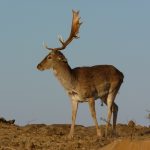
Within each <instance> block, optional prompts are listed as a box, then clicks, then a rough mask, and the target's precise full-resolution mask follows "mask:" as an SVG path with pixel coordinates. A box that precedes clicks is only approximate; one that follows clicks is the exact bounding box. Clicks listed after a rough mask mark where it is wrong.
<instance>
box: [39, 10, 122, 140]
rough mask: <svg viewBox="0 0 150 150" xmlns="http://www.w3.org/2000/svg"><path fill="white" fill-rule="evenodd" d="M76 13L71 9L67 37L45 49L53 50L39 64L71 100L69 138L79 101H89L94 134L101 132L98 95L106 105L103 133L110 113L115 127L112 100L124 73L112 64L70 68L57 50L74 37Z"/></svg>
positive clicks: (78, 24)
mask: <svg viewBox="0 0 150 150" xmlns="http://www.w3.org/2000/svg"><path fill="white" fill-rule="evenodd" d="M78 15H79V13H78V12H74V11H73V21H72V22H73V23H72V29H71V33H70V36H69V38H68V39H67V40H66V41H65V42H64V41H63V40H62V39H59V41H60V42H61V43H62V47H60V48H48V47H47V46H46V48H47V49H49V50H52V52H50V53H49V54H48V55H47V56H46V57H45V58H44V59H43V60H42V62H41V63H39V64H38V66H37V68H38V69H39V70H41V71H42V70H46V69H52V70H53V72H54V74H55V76H56V77H57V79H58V80H59V81H60V83H61V84H62V86H63V87H64V89H65V90H66V92H67V93H68V95H69V97H70V99H71V106H72V125H71V130H70V134H69V137H70V138H71V137H73V134H74V126H75V120H76V114H77V109H78V103H79V102H88V103H89V108H90V111H91V115H92V117H93V120H94V122H95V125H96V131H97V135H98V136H101V132H100V129H99V126H98V122H97V119H96V111H95V100H96V99H98V98H100V99H101V100H102V101H103V102H104V103H105V104H106V105H107V107H108V116H107V126H106V134H107V130H108V127H109V124H110V120H111V115H112V113H113V129H114V130H115V127H116V120H117V112H118V106H117V105H116V104H115V102H114V100H115V97H116V94H117V93H118V90H119V88H120V86H121V84H122V82H123V78H124V76H123V74H122V73H121V72H120V71H119V70H118V69H116V68H115V67H114V66H112V65H96V66H91V67H77V68H74V69H72V68H71V67H70V66H69V64H68V62H67V59H66V58H65V56H64V55H63V54H62V53H61V52H60V50H62V49H64V48H65V47H66V46H67V45H68V44H69V43H70V42H71V41H72V40H73V38H77V35H76V34H77V33H78V30H79V27H80V25H81V23H79V16H78Z"/></svg>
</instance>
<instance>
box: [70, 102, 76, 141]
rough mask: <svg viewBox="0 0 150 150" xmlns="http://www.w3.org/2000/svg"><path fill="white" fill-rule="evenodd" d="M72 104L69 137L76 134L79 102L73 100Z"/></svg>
mask: <svg viewBox="0 0 150 150" xmlns="http://www.w3.org/2000/svg"><path fill="white" fill-rule="evenodd" d="M71 106H72V124H71V129H70V133H69V136H68V138H69V139H71V138H73V134H74V126H75V121H76V115H77V110H78V102H77V101H75V100H71Z"/></svg>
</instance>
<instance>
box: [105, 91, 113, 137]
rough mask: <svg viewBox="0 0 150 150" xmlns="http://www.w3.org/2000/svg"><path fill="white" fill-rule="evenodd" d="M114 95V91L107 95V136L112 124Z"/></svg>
mask: <svg viewBox="0 0 150 150" xmlns="http://www.w3.org/2000/svg"><path fill="white" fill-rule="evenodd" d="M113 100H114V98H113V95H112V93H111V94H109V95H108V97H107V109H108V111H107V123H106V131H105V136H107V134H108V128H109V126H110V121H111V116H112V105H113Z"/></svg>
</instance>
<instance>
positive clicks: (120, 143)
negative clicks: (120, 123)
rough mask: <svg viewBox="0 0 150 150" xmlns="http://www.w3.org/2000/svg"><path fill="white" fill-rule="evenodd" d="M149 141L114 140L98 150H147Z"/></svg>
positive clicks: (149, 145)
mask: <svg viewBox="0 0 150 150" xmlns="http://www.w3.org/2000/svg"><path fill="white" fill-rule="evenodd" d="M149 149H150V139H145V140H133V141H131V140H129V139H123V140H116V141H114V142H112V143H111V144H109V145H107V146H105V147H104V148H101V149H100V150H149Z"/></svg>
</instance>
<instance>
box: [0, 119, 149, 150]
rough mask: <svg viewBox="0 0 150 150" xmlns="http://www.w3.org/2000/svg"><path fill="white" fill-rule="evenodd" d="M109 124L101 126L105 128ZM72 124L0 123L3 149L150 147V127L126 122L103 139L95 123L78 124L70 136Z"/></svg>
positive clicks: (75, 149)
mask: <svg viewBox="0 0 150 150" xmlns="http://www.w3.org/2000/svg"><path fill="white" fill-rule="evenodd" d="M104 128H105V126H101V130H102V132H104ZM69 130H70V125H67V124H53V125H45V124H29V125H25V126H18V125H15V124H8V123H2V122H1V123H0V150H80V149H81V150H99V149H102V150H108V149H109V150H112V149H115V150H125V149H126V150H130V149H132V150H134V149H136V150H138V149H140V148H141V147H142V150H147V148H148V147H150V145H149V144H150V128H149V127H143V126H139V125H138V126H135V127H134V129H133V128H132V127H129V126H128V125H126V124H118V125H117V135H116V136H113V135H112V134H111V130H110V131H109V133H110V134H109V136H108V137H107V138H102V139H99V138H97V136H96V130H95V127H94V126H92V127H84V126H81V125H77V126H76V127H75V136H74V138H73V139H72V140H69V139H68V138H67V135H68V133H69Z"/></svg>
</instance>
